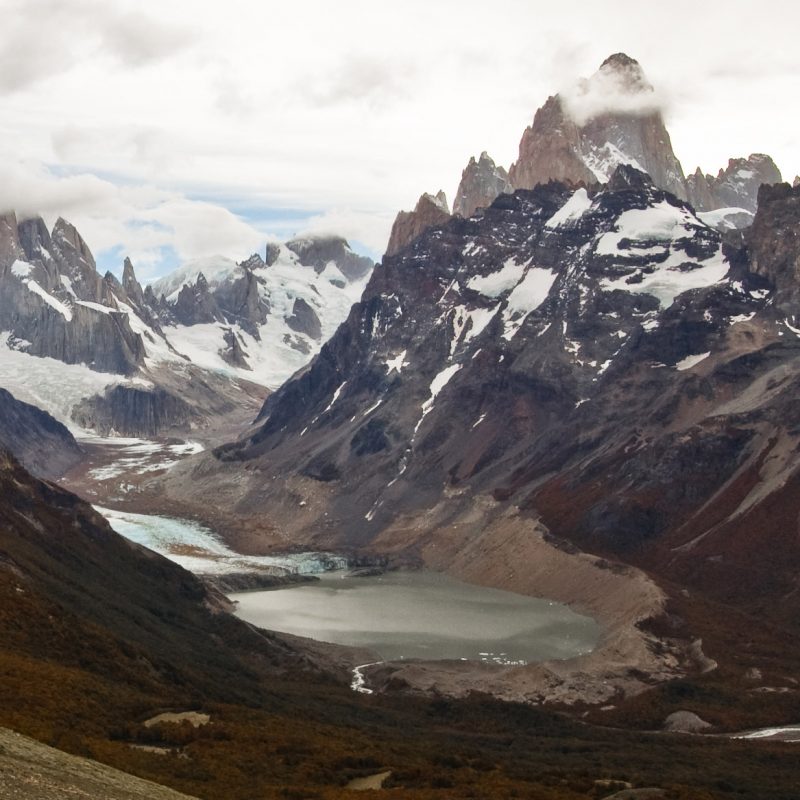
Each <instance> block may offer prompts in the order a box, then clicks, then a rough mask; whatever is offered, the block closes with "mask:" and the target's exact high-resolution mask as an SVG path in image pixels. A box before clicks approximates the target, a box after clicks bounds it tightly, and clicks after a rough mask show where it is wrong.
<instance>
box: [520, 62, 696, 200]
mask: <svg viewBox="0 0 800 800" xmlns="http://www.w3.org/2000/svg"><path fill="white" fill-rule="evenodd" d="M658 105H659V104H658V100H657V98H656V95H655V91H654V89H653V86H652V85H651V84H650V82H649V81H648V80H647V78H646V76H645V74H644V71H643V70H642V68H641V66H640V65H639V63H638V62H637V61H635V60H634V59H632V58H630V57H629V56H627V55H625V54H624V53H616V54H615V55H612V56H610V57H609V58H607V59H606V60H605V61H604V62H603V63H602V64H601V65H600V68H599V69H598V71H597V72H596V73H595V74H594V75H593V76H592V77H591V78H589V79H588V80H585V81H581V82H579V83H578V84H577V85H576V86H575V87H574V89H573V90H572V91H570V92H567V93H565V94H564V95H555V96H553V97H550V98H549V99H548V100H547V102H546V103H545V104H544V106H542V108H540V109H539V110H538V111H537V112H536V115H535V117H534V120H533V124H532V125H531V126H530V127H529V128H527V129H526V131H525V133H524V134H523V135H522V140H521V141H520V145H519V157H518V158H517V161H516V162H515V163H514V164H512V165H511V169H510V170H509V176H510V178H511V183H512V184H513V186H514V188H515V189H530V188H533V187H534V186H536V185H537V184H539V183H546V182H547V181H548V180H559V181H566V182H568V183H573V184H580V183H583V184H586V185H588V184H591V183H595V182H599V183H606V182H607V181H608V179H609V177H610V175H611V173H612V172H613V170H614V169H615V167H617V166H618V165H620V164H629V165H631V166H633V167H636V168H637V169H639V170H641V171H642V172H646V173H647V174H648V175H650V176H651V177H652V179H653V181H654V183H655V184H656V186H659V187H661V188H663V189H666V190H668V191H670V192H672V193H673V194H675V195H677V196H678V197H683V198H685V197H686V185H685V180H684V176H683V169H682V168H681V165H680V162H679V161H678V159H677V158H676V156H675V153H674V152H673V151H672V144H671V142H670V137H669V133H667V129H666V127H665V125H664V120H663V118H662V116H661V112H660V111H659V109H658Z"/></svg>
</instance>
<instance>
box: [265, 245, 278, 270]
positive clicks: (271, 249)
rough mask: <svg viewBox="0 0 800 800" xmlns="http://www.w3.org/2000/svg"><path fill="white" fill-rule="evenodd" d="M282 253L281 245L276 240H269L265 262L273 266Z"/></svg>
mask: <svg viewBox="0 0 800 800" xmlns="http://www.w3.org/2000/svg"><path fill="white" fill-rule="evenodd" d="M280 253H281V247H280V245H279V244H277V243H276V242H267V248H266V252H265V254H264V263H265V264H266V266H268V267H271V266H272V265H273V264H274V263H275V262H276V261H277V260H278V256H279V255H280Z"/></svg>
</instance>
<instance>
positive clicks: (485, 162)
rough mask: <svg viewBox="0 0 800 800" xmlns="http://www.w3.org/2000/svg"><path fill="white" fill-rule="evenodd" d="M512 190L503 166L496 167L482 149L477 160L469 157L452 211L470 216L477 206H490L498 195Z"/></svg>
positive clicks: (459, 214) (463, 215) (461, 215)
mask: <svg viewBox="0 0 800 800" xmlns="http://www.w3.org/2000/svg"><path fill="white" fill-rule="evenodd" d="M512 191H513V189H512V187H511V181H510V180H509V177H508V173H507V172H506V171H505V169H503V167H498V166H497V165H496V164H495V163H494V161H493V160H492V159H491V158H490V157H489V154H488V153H487V152H486V151H485V150H484V152H483V153H481V156H480V158H479V159H478V160H477V161H476V160H475V159H474V158H470V160H469V164H467V166H466V167H465V168H464V172H463V173H462V174H461V183H459V185H458V191H457V192H456V199H455V201H454V202H453V213H454V214H457V215H458V216H460V217H471V216H472V215H473V214H474V213H475V212H476V211H477V210H478V209H479V208H486V207H487V206H490V205H491V204H492V203H493V202H494V200H495V198H497V197H498V195H501V194H505V193H507V192H512Z"/></svg>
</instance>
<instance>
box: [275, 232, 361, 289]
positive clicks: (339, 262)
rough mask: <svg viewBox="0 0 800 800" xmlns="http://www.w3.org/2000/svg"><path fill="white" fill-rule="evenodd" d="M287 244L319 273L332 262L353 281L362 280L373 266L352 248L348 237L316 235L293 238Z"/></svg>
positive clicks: (301, 259) (302, 261) (302, 260)
mask: <svg viewBox="0 0 800 800" xmlns="http://www.w3.org/2000/svg"><path fill="white" fill-rule="evenodd" d="M286 246H287V247H288V248H289V249H290V250H291V251H292V252H293V253H297V255H298V256H299V258H300V262H301V263H302V264H306V265H308V266H311V267H314V269H315V270H316V271H317V272H318V273H319V272H322V271H323V270H324V269H325V267H327V266H328V264H329V263H330V262H333V263H334V264H335V265H336V266H337V267H338V269H339V271H340V272H341V273H342V274H343V275H344V276H345V277H346V278H347V279H348V280H351V281H355V280H360V279H361V278H363V277H364V276H365V275H367V274H368V273H369V271H370V270H371V269H372V267H373V263H372V261H371V260H370V259H369V258H366V257H365V256H359V255H357V254H356V253H354V252H353V251H352V250H351V249H350V245H349V244H348V243H347V240H346V239H343V238H342V237H341V236H314V237H306V238H302V239H292V240H291V241H289V242H286Z"/></svg>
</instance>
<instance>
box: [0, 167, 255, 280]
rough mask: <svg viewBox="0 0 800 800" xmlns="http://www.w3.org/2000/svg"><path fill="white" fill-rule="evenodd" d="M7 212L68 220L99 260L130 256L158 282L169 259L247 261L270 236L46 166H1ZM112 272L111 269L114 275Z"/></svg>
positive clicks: (164, 196) (166, 197)
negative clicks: (106, 255) (171, 255)
mask: <svg viewBox="0 0 800 800" xmlns="http://www.w3.org/2000/svg"><path fill="white" fill-rule="evenodd" d="M0 209H3V210H4V211H8V210H15V211H16V212H17V214H18V215H19V217H20V218H25V217H32V216H43V217H44V218H45V219H46V220H47V221H48V222H49V223H50V224H52V222H53V221H54V219H55V217H57V216H63V217H65V218H68V219H69V220H70V222H72V223H73V224H74V225H75V226H76V227H77V228H78V230H79V231H80V232H81V234H82V235H83V237H84V238H85V239H86V241H87V243H88V245H89V247H90V248H91V249H92V250H93V251H94V252H95V254H97V253H102V252H104V251H113V252H115V253H121V256H120V262H121V259H122V257H123V256H125V255H129V256H130V257H131V259H132V260H133V262H134V264H135V265H136V267H137V270H138V271H140V272H141V273H142V277H144V278H147V277H155V276H156V275H157V274H158V272H159V267H160V265H161V262H162V258H163V251H164V250H165V249H170V250H173V251H175V253H176V254H177V256H178V258H179V259H180V260H188V259H191V258H197V257H199V256H205V255H210V254H216V253H220V254H223V255H227V256H230V257H232V258H237V259H239V258H246V257H247V256H248V255H250V254H251V253H252V252H253V251H254V250H257V249H260V248H261V247H262V245H263V243H264V241H265V239H266V238H267V236H266V235H265V234H264V233H263V232H261V231H260V230H258V229H257V228H256V227H254V226H253V225H250V224H249V223H247V222H246V221H244V220H242V219H241V218H240V217H238V216H237V215H235V214H233V213H232V212H230V211H229V210H228V209H226V208H224V207H222V206H221V205H217V204H215V203H213V202H208V201H204V200H194V199H192V198H190V197H187V196H186V195H184V194H181V193H180V192H176V191H165V190H163V189H158V188H156V187H153V186H148V185H128V186H118V185H115V184H114V183H112V182H110V181H107V180H103V179H101V178H98V177H97V176H94V175H89V174H78V175H56V174H53V173H52V172H50V171H49V170H48V169H47V168H46V167H44V166H43V165H42V164H35V163H22V162H13V161H0ZM109 266H111V265H106V267H109Z"/></svg>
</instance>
